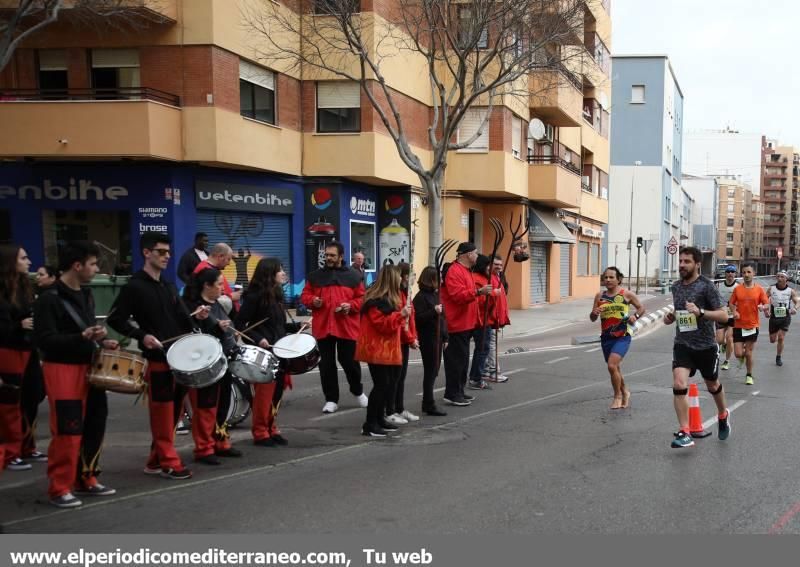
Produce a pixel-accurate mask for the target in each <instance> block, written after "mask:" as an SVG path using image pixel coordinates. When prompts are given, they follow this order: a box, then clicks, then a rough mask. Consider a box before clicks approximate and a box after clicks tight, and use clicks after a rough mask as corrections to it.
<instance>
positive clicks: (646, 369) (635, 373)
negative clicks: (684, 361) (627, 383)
mask: <svg viewBox="0 0 800 567" xmlns="http://www.w3.org/2000/svg"><path fill="white" fill-rule="evenodd" d="M667 364H672V363H671V362H662V363H661V364H656V365H655V366H648V367H647V368H642V369H641V370H635V371H634V372H626V373H625V376H636V375H637V374H641V373H642V372H647V371H649V370H655V369H656V368H661V367H662V366H666V365H667Z"/></svg>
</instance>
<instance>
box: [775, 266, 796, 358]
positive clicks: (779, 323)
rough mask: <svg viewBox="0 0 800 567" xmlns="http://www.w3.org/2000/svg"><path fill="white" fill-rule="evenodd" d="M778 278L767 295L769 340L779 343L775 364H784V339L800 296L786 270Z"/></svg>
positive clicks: (779, 273)
mask: <svg viewBox="0 0 800 567" xmlns="http://www.w3.org/2000/svg"><path fill="white" fill-rule="evenodd" d="M776 279H777V280H778V281H777V282H776V283H775V285H772V286H769V289H768V290H767V297H769V304H770V309H769V342H771V343H773V344H774V343H778V353H777V355H776V356H775V364H776V365H778V366H783V359H782V358H781V356H782V355H783V339H784V337H785V336H786V333H788V332H789V325H791V324H792V315H796V314H797V305H798V303H800V297H798V296H797V292H796V291H795V290H794V289H793V288H792V287H790V286H789V274H787V273H786V272H784V271H780V272H778V275H777V276H776Z"/></svg>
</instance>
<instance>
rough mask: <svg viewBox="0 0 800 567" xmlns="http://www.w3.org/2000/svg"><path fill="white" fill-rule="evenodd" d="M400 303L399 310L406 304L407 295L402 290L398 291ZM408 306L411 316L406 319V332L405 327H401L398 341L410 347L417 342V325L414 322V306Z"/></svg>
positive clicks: (410, 304) (411, 304)
mask: <svg viewBox="0 0 800 567" xmlns="http://www.w3.org/2000/svg"><path fill="white" fill-rule="evenodd" d="M400 302H401V303H402V305H401V306H400V308H401V309H402V308H403V307H404V306H405V305H406V303H407V302H408V295H406V292H405V291H403V290H400ZM408 306H409V308H410V309H411V316H410V317H409V318H408V330H407V331H406V326H405V325H403V328H402V330H401V331H400V340H401V342H402V343H403V344H404V345H410V344H412V343H413V342H414V341H416V340H417V324H416V322H414V304H413V303H408Z"/></svg>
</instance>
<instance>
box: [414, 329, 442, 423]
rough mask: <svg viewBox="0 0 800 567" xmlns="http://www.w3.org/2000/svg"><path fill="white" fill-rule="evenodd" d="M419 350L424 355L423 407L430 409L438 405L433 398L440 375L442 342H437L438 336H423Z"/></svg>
mask: <svg viewBox="0 0 800 567" xmlns="http://www.w3.org/2000/svg"><path fill="white" fill-rule="evenodd" d="M419 352H420V355H422V371H423V376H422V409H423V410H424V409H430V408H432V407H433V406H435V405H436V402H435V401H434V399H433V385H434V383H435V382H436V377H437V376H439V367H440V362H441V360H442V344H441V340H440V342H439V344H438V345H437V344H436V338H435V337H430V338H423V337H420V340H419Z"/></svg>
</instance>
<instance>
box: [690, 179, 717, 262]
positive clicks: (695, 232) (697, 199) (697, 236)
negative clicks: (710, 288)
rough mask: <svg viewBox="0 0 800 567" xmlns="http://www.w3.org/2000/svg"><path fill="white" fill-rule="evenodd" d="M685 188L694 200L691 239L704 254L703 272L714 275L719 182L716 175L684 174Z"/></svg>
mask: <svg viewBox="0 0 800 567" xmlns="http://www.w3.org/2000/svg"><path fill="white" fill-rule="evenodd" d="M682 184H683V188H684V190H685V191H686V193H687V194H688V195H690V196H691V198H692V201H693V209H692V215H691V224H692V236H691V238H690V239H689V242H691V243H692V244H693V245H694V246H696V247H697V248H699V249H700V252H701V254H702V255H703V259H702V265H701V273H702V274H704V275H707V276H709V277H713V274H714V268H715V267H716V264H717V260H716V253H717V215H718V213H719V205H718V200H719V183H718V182H717V179H716V177H712V176H700V175H689V174H687V173H684V174H683V177H682Z"/></svg>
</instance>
